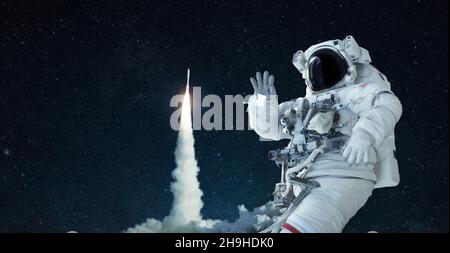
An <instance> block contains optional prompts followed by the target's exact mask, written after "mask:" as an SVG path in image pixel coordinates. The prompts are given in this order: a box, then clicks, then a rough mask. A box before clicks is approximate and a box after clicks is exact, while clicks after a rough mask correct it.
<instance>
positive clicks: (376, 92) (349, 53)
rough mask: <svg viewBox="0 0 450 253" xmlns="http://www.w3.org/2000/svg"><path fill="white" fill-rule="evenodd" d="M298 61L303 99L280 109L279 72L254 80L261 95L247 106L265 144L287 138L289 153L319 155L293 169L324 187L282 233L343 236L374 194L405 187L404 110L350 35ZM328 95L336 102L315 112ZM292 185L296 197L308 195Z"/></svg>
mask: <svg viewBox="0 0 450 253" xmlns="http://www.w3.org/2000/svg"><path fill="white" fill-rule="evenodd" d="M292 63H293V65H294V66H295V67H296V68H297V69H298V71H300V73H301V74H302V77H303V79H304V80H305V84H306V95H305V97H300V98H298V99H295V100H292V101H287V102H284V103H281V104H278V99H277V96H276V91H275V86H274V76H273V75H270V74H269V73H268V72H267V71H265V72H264V73H263V74H261V73H259V72H258V73H256V79H255V78H253V77H252V78H250V82H251V84H252V86H253V88H254V90H255V93H254V94H253V95H252V96H251V97H250V99H249V102H248V114H249V124H250V127H251V128H252V129H254V131H255V132H256V133H257V134H258V135H259V136H260V137H262V138H264V139H269V140H281V139H289V140H290V143H289V145H288V148H289V150H291V149H293V150H295V152H297V153H298V152H300V151H301V152H304V153H305V154H312V153H314V152H313V151H314V150H316V151H318V152H315V153H314V155H315V157H313V158H312V159H310V158H309V162H310V163H309V166H308V167H307V170H304V168H298V169H297V170H296V171H295V172H296V173H297V172H299V171H301V172H302V175H301V177H302V178H305V179H311V180H314V182H316V183H318V185H320V186H319V187H316V188H313V189H311V190H310V191H309V193H308V194H307V195H306V196H304V197H303V199H302V201H301V202H300V203H298V204H297V205H296V206H295V207H294V208H293V210H292V212H291V213H290V214H289V216H288V217H287V218H286V219H285V220H283V223H281V224H280V227H279V229H278V231H276V232H282V233H289V232H293V233H318V232H331V233H338V232H341V231H342V229H343V228H344V227H345V225H346V224H347V223H348V221H349V220H350V218H352V217H353V216H354V215H355V214H356V212H357V211H358V210H359V209H360V208H361V207H362V206H363V205H364V204H365V203H366V201H367V200H368V198H369V197H370V196H371V194H372V191H373V189H375V188H382V187H393V186H396V185H397V184H398V183H399V180H400V179H399V172H398V164H397V160H396V158H395V149H396V148H395V137H394V128H395V124H396V123H397V122H398V120H399V119H400V116H401V114H402V105H401V103H400V101H399V99H398V98H397V97H396V96H395V95H394V94H393V92H392V91H391V87H390V83H389V81H388V80H387V78H386V76H385V75H384V74H383V73H381V72H380V71H379V70H377V69H376V68H375V67H374V66H372V65H371V64H370V63H371V58H370V55H369V52H368V51H367V50H366V49H364V48H363V47H360V46H359V45H358V44H357V42H356V41H355V39H354V38H353V37H352V36H347V37H346V38H345V39H343V40H339V39H336V40H330V41H326V42H322V43H319V44H316V45H313V46H311V47H310V48H309V49H308V50H306V51H305V52H303V51H298V52H296V53H295V54H294V57H293V60H292ZM324 97H325V98H331V100H332V101H333V105H332V107H330V108H331V109H330V110H322V109H320V108H319V109H317V110H311V108H312V105H313V104H314V102H317V101H325V100H322V99H323V98H324ZM316 104H317V103H316ZM308 107H309V109H308ZM308 111H311V112H309V113H306V112H308ZM291 114H292V115H297V116H298V117H300V120H298V121H297V123H295V122H294V123H295V124H294V126H293V125H291V126H289V127H288V125H289V124H287V123H286V120H285V119H286V115H291ZM305 114H306V116H305ZM305 118H308V119H305ZM335 137H336V138H337V137H339V140H340V141H341V142H342V140H344V142H343V143H342V145H340V144H339V143H338V144H336V143H337V142H336V143H333V142H332V140H333V138H334V139H336V138H335ZM343 138H344V139H343ZM310 140H314V145H312V146H311V145H310V144H311V141H310ZM320 145H321V149H319V148H318V146H320ZM309 146H311V148H310V149H308V148H307V147H309ZM300 149H301V150H300ZM299 150H300V151H299ZM302 154H303V153H302ZM306 157H307V156H306ZM305 159H306V158H305ZM303 162H304V161H303ZM303 166H304V165H303ZM293 168H294V169H295V168H296V167H295V166H294V167H293ZM291 169H292V168H291ZM305 171H306V173H305ZM298 174H300V173H298ZM298 174H297V175H296V176H298V177H300V176H299V175H298ZM292 188H293V189H294V191H293V192H294V196H296V195H298V193H299V192H301V190H302V187H300V186H293V187H292Z"/></svg>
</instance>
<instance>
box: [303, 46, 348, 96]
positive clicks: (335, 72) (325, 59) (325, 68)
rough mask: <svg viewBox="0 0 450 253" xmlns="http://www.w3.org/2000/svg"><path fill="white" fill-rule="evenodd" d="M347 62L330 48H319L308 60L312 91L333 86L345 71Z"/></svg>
mask: <svg viewBox="0 0 450 253" xmlns="http://www.w3.org/2000/svg"><path fill="white" fill-rule="evenodd" d="M347 69H348V64H347V62H346V61H345V60H344V58H343V57H342V56H341V55H340V54H338V53H336V52H334V51H333V50H331V49H320V50H317V51H316V52H315V53H313V54H312V55H311V57H310V58H309V61H308V72H309V80H310V82H311V89H312V90H313V91H320V90H324V89H328V88H331V87H333V85H335V84H336V83H337V82H339V81H340V80H341V79H342V78H343V77H344V76H345V74H346V73H347Z"/></svg>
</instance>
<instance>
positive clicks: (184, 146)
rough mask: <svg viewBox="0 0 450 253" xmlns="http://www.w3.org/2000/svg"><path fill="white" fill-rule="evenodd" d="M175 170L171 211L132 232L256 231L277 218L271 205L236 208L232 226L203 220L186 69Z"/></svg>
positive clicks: (221, 222) (276, 211)
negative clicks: (159, 219)
mask: <svg viewBox="0 0 450 253" xmlns="http://www.w3.org/2000/svg"><path fill="white" fill-rule="evenodd" d="M175 161H176V164H177V167H176V169H175V170H174V171H173V172H172V177H173V178H174V180H175V181H174V182H173V183H172V184H171V190H172V193H173V195H174V201H173V206H172V210H171V211H170V214H169V216H167V217H165V218H164V219H163V221H162V222H161V221H158V220H156V219H147V221H146V222H144V223H143V224H140V225H136V226H135V227H133V228H130V229H128V230H127V231H126V232H131V233H133V232H134V233H159V232H256V231H258V230H260V229H262V228H265V227H267V226H269V225H270V224H272V223H273V222H274V221H275V220H276V219H277V218H278V216H279V215H280V213H279V211H278V209H277V208H275V207H274V206H273V204H272V203H271V202H269V203H267V204H266V205H264V206H261V207H259V208H255V209H254V210H253V211H252V212H249V211H248V210H247V209H246V208H245V207H244V206H239V207H238V209H239V216H240V217H239V218H238V219H237V220H236V221H235V222H234V223H229V222H227V221H222V220H204V219H202V215H201V212H200V211H201V209H202V207H203V201H202V199H201V197H202V195H203V192H202V191H201V190H200V184H199V182H198V173H199V170H200V169H199V168H198V166H197V160H195V149H194V135H193V131H192V119H191V103H190V97H189V69H188V78H187V85H186V93H185V95H184V99H183V105H182V109H181V119H180V129H179V132H178V140H177V147H176V149H175Z"/></svg>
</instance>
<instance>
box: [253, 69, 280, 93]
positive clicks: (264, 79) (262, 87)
mask: <svg viewBox="0 0 450 253" xmlns="http://www.w3.org/2000/svg"><path fill="white" fill-rule="evenodd" d="M250 82H251V83H252V86H253V88H254V89H255V95H256V94H261V95H265V96H271V95H276V94H277V92H276V91H275V86H274V85H273V84H274V83H275V78H274V77H273V75H269V72H267V71H264V74H263V75H262V76H261V73H259V72H256V79H255V78H253V77H250Z"/></svg>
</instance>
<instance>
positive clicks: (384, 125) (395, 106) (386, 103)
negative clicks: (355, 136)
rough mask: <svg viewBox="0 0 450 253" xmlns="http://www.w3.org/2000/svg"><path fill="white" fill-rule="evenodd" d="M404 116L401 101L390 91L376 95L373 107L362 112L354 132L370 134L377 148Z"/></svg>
mask: <svg viewBox="0 0 450 253" xmlns="http://www.w3.org/2000/svg"><path fill="white" fill-rule="evenodd" d="M401 115H402V104H401V103H400V100H399V99H398V98H397V97H396V96H395V95H394V94H393V93H392V92H390V91H382V92H380V93H378V94H376V95H375V97H374V100H373V102H372V106H371V107H370V108H369V109H368V110H364V111H362V112H361V113H360V114H359V116H360V118H359V120H358V122H357V123H356V124H355V126H354V127H353V129H352V132H354V133H355V132H358V131H360V130H362V131H366V132H368V133H370V134H371V135H372V137H373V139H374V142H375V143H374V145H375V146H377V145H379V144H381V143H382V142H383V140H384V139H385V138H386V137H387V136H389V135H391V134H392V133H393V132H394V127H395V124H396V123H397V122H398V120H399V119H400V116H401Z"/></svg>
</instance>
